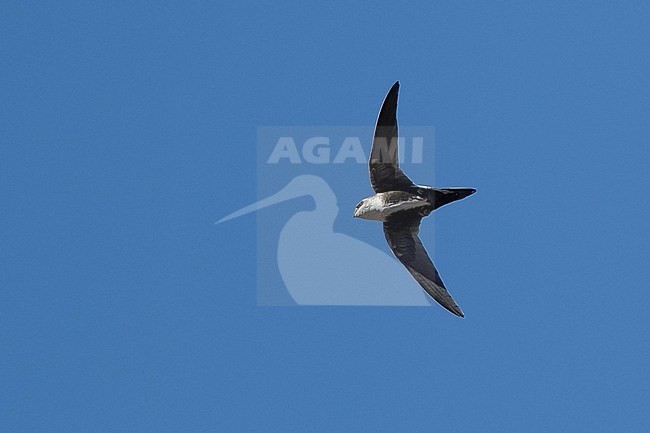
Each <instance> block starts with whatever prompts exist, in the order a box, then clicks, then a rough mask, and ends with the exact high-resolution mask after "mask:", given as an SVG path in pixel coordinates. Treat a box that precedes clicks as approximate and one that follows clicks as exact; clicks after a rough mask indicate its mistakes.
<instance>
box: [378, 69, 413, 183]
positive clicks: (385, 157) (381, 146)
mask: <svg viewBox="0 0 650 433" xmlns="http://www.w3.org/2000/svg"><path fill="white" fill-rule="evenodd" d="M398 92H399V81H397V82H396V83H395V84H394V85H393V87H391V89H390V90H389V91H388V94H387V95H386V99H384V103H383V104H382V106H381V110H380V111H379V117H378V118H377V124H376V125H375V135H374V138H373V140H372V150H371V151H370V160H369V161H368V167H369V169H370V184H371V185H372V189H374V190H375V192H378V193H379V192H386V191H405V190H407V188H408V187H411V186H413V182H411V179H409V178H408V177H407V176H406V175H405V174H404V172H403V171H402V170H400V168H399V161H398V158H397V137H398V135H397V95H398Z"/></svg>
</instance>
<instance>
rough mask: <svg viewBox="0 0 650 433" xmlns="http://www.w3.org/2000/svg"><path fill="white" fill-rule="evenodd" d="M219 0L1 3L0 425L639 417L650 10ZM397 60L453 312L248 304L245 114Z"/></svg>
mask: <svg viewBox="0 0 650 433" xmlns="http://www.w3.org/2000/svg"><path fill="white" fill-rule="evenodd" d="M232 3H235V2H189V3H188V2H150V3H143V2H128V4H123V5H112V4H110V3H106V2H101V3H100V2H93V4H89V3H88V2H56V3H55V4H51V5H44V4H42V3H26V2H6V1H5V2H2V4H1V5H0V16H1V17H2V18H1V22H0V59H1V61H2V66H1V68H0V145H1V147H0V193H1V196H0V197H1V200H0V431H2V432H30V433H31V432H67V433H72V432H120V433H124V432H138V433H140V432H158V433H162V432H184V433H185V432H186V433H190V432H205V433H208V432H423V431H439V432H442V431H444V432H459V433H460V432H500V433H503V432H522V431H525V432H549V431H553V432H612V431H617V432H647V431H650V411H649V410H648V401H650V371H649V370H650V367H648V366H649V364H650V362H649V358H650V343H649V340H650V339H649V338H648V334H649V332H650V319H649V318H648V310H649V309H650V298H649V296H650V295H649V290H648V289H649V288H648V285H649V281H650V266H649V265H648V258H649V253H650V247H649V245H650V243H649V240H650V239H649V236H648V233H649V231H650V224H649V221H650V205H649V204H648V203H649V201H648V193H649V191H650V182H649V180H650V175H649V174H648V165H649V162H650V56H649V55H648V54H649V52H650V28H649V26H648V22H649V20H650V8H649V7H648V6H647V4H646V3H645V2H598V1H596V2H571V3H570V4H566V2H535V3H523V2H490V3H489V4H487V3H486V4H483V3H478V2H476V3H470V2H462V3H461V2H456V1H447V2H439V1H434V2H429V1H427V2H417V3H416V2H413V3H410V4H408V5H407V4H403V5H400V4H397V3H395V2H373V3H370V2H369V3H356V2H355V3H353V2H332V1H328V2H322V3H319V4H316V3H313V4H312V3H309V2H307V3H303V2H293V3H282V4H273V5H270V4H269V5H261V4H257V3H252V2H251V3H247V2H236V3H237V5H233V4H232ZM395 80H400V81H401V83H402V92H401V99H400V101H401V104H400V111H399V116H400V120H401V121H402V122H406V123H408V124H411V125H433V126H435V128H436V151H435V158H434V163H435V172H436V176H435V180H436V183H437V184H438V185H468V186H473V187H476V188H477V189H478V193H477V194H476V195H474V196H472V197H471V198H469V199H467V200H465V201H464V202H462V203H459V204H454V205H451V206H449V207H447V208H443V209H441V210H440V212H438V215H437V216H436V217H435V222H436V230H435V234H433V233H432V232H429V233H428V239H429V241H425V244H427V243H433V241H434V238H435V250H436V262H437V264H438V265H439V268H440V269H441V271H442V272H443V276H444V277H445V280H446V281H447V282H448V285H450V284H449V282H450V281H453V293H454V295H455V297H456V298H457V300H458V301H459V303H460V304H461V306H462V307H463V310H464V311H465V313H466V315H467V318H466V319H463V320H461V319H458V318H456V317H453V316H452V315H451V314H448V313H447V312H445V311H444V310H443V309H441V308H439V307H437V306H435V307H431V308H353V307H347V308H328V307H314V308H302V307H258V306H256V303H255V297H256V288H255V286H256V278H255V265H254V257H255V245H256V242H255V231H254V227H255V218H256V216H255V215H250V216H247V217H243V218H240V219H238V220H235V221H231V222H229V225H228V226H221V225H219V226H215V225H214V224H213V222H214V221H216V220H217V219H219V218H221V217H222V216H224V215H225V214H227V213H230V212H232V211H234V210H236V209H238V208H240V207H242V206H244V205H246V204H249V203H250V202H252V201H254V199H255V197H256V186H255V185H256V178H255V176H256V167H255V161H256V149H255V143H256V128H257V126H259V125H368V124H371V123H372V122H373V121H374V119H375V116H376V112H377V109H378V104H379V102H380V101H381V99H382V98H383V96H384V94H385V92H386V90H387V89H388V88H389V87H390V85H391V84H392V83H393V82H394V81H395ZM407 119H408V120H407ZM416 180H418V181H420V182H425V181H426V179H422V178H421V177H418V178H417V179H416ZM357 187H358V188H359V189H360V191H362V192H361V194H367V193H368V192H369V187H368V185H367V184H363V185H355V188H357ZM361 197H363V195H361V196H360V197H359V198H361ZM350 214H351V210H350V209H342V212H341V214H340V215H339V218H349V215H350ZM263 215H264V214H262V213H259V214H258V215H257V217H258V218H259V217H263ZM369 224H370V223H369ZM364 230H368V232H367V233H368V236H369V237H372V239H368V241H369V242H375V243H376V245H378V246H380V245H382V242H383V241H382V239H381V237H382V235H381V233H380V230H378V228H376V227H375V231H372V230H371V229H369V228H368V229H366V228H364ZM364 236H365V235H364ZM375 236H376V237H375ZM383 248H386V247H385V246H384V247H383Z"/></svg>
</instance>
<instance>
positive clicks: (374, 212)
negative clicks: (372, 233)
mask: <svg viewBox="0 0 650 433" xmlns="http://www.w3.org/2000/svg"><path fill="white" fill-rule="evenodd" d="M387 194H390V193H379V194H376V195H374V196H372V197H369V198H368V199H367V202H366V206H365V207H364V211H363V213H361V214H360V215H359V216H360V217H361V218H363V219H367V220H374V221H382V222H384V221H386V220H387V219H388V217H390V216H391V215H393V214H394V213H396V212H401V211H404V210H409V209H414V208H418V207H422V206H425V205H426V204H427V202H426V201H425V200H424V199H423V198H421V197H418V196H416V195H411V196H410V197H409V198H408V199H406V200H401V201H398V202H391V201H390V200H389V199H388V195H387Z"/></svg>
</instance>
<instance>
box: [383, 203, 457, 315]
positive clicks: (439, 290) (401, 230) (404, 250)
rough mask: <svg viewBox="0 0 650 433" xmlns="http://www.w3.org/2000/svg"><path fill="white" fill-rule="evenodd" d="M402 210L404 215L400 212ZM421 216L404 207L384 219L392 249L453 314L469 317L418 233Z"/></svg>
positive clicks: (386, 233)
mask: <svg viewBox="0 0 650 433" xmlns="http://www.w3.org/2000/svg"><path fill="white" fill-rule="evenodd" d="M400 214H401V215H400ZM421 219H422V217H421V216H419V214H418V213H417V211H403V212H399V213H397V214H395V215H394V217H393V218H391V219H390V220H389V221H387V222H385V223H384V235H385V236H386V240H387V241H388V245H389V246H390V249H391V250H393V253H394V254H395V256H396V257H397V259H398V260H399V261H400V262H402V264H403V265H404V266H405V267H406V269H407V270H408V271H409V272H410V273H411V275H412V276H413V278H415V280H416V281H417V282H418V283H419V284H420V286H422V288H423V289H424V290H425V291H426V292H427V293H428V294H429V296H431V297H432V298H433V299H434V300H435V301H436V302H437V303H439V304H440V305H442V306H443V307H445V308H446V309H447V310H449V311H450V312H452V313H453V314H455V315H457V316H460V317H465V315H464V314H463V312H462V311H461V309H460V307H459V306H458V304H456V301H454V299H453V298H452V297H451V295H450V294H449V292H448V291H447V289H446V288H445V285H444V283H443V282H442V280H441V279H440V275H438V271H437V270H436V268H435V266H434V265H433V262H432V261H431V259H430V258H429V255H428V254H427V251H426V250H425V249H424V246H423V245H422V242H421V241H420V238H419V237H418V233H419V231H420V229H419V227H420V220H421Z"/></svg>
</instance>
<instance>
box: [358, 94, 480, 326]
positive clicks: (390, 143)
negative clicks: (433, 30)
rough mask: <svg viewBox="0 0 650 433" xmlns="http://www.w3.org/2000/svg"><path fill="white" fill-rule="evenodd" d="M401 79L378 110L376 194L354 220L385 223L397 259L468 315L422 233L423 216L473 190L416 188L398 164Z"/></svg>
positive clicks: (373, 157)
mask: <svg viewBox="0 0 650 433" xmlns="http://www.w3.org/2000/svg"><path fill="white" fill-rule="evenodd" d="M398 93H399V81H397V82H395V84H394V85H393V86H392V87H391V89H390V90H389V91H388V93H387V95H386V98H385V99H384V102H383V104H382V106H381V109H380V110H379V116H378V117H377V122H376V125H375V132H374V137H373V141H372V148H371V151H370V158H369V161H368V168H369V172H370V184H371V186H372V189H373V190H374V191H375V194H374V195H372V196H370V197H366V198H364V199H363V200H361V201H360V202H359V204H357V205H356V207H355V209H354V218H361V219H366V220H373V221H380V222H382V223H383V228H384V236H385V237H386V241H387V242H388V246H389V247H390V249H391V250H392V252H393V254H395V257H397V259H398V260H399V261H400V262H401V263H402V265H404V267H405V268H406V269H407V271H408V272H409V273H410V274H411V276H413V278H414V279H415V281H417V283H418V284H419V285H420V286H421V287H422V288H423V289H424V291H425V292H426V293H427V294H428V295H429V296H431V298H433V299H434V300H435V301H436V302H438V303H439V304H440V305H441V306H443V307H444V308H445V309H447V310H448V311H449V312H451V313H452V314H455V315H456V316H459V317H465V314H464V313H463V311H462V310H461V309H460V307H459V306H458V304H457V303H456V301H454V299H453V298H452V297H451V295H450V294H449V292H448V291H447V288H446V287H445V285H444V283H443V282H442V279H441V278H440V275H439V274H438V271H437V270H436V267H435V266H434V264H433V262H432V261H431V258H430V257H429V254H428V253H427V251H426V249H425V248H424V245H422V241H421V240H420V238H419V236H418V234H419V232H420V222H421V221H422V218H424V217H426V216H428V215H429V214H430V213H431V212H433V211H434V210H436V209H438V208H440V207H442V206H444V205H446V204H449V203H452V202H454V201H457V200H461V199H464V198H466V197H468V196H470V195H472V194H474V193H475V192H476V189H474V188H460V187H459V188H433V187H430V186H425V185H417V184H415V183H413V181H411V179H409V178H408V176H406V174H404V172H403V171H402V170H401V169H400V167H399V161H398V152H397V144H398V140H397V138H398V127H397V97H398Z"/></svg>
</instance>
